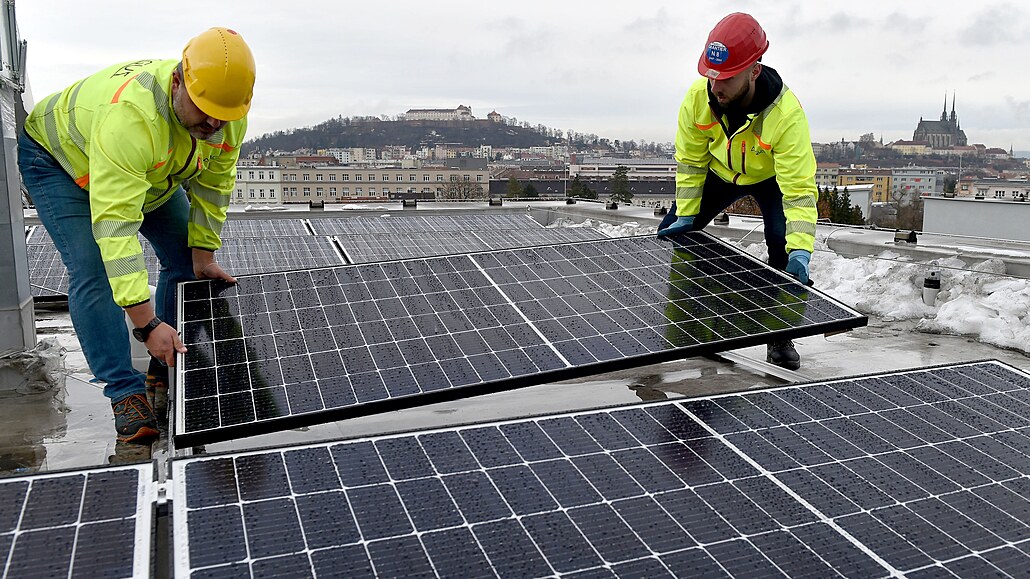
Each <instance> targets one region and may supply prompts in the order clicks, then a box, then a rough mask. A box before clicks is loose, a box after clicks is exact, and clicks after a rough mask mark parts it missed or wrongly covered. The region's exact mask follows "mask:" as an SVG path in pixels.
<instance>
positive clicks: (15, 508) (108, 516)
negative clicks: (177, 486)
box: [0, 462, 158, 577]
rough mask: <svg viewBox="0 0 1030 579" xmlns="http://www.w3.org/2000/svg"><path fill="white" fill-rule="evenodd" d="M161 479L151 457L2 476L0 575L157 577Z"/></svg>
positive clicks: (0, 481) (0, 486)
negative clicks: (154, 570)
mask: <svg viewBox="0 0 1030 579" xmlns="http://www.w3.org/2000/svg"><path fill="white" fill-rule="evenodd" d="M154 478H155V472H154V466H153V463H152V462H148V463H141V464H133V465H120V466H111V467H99V468H91V469H82V470H74V471H71V470H69V471H53V472H47V473H43V474H34V475H28V476H18V477H10V478H3V479H0V496H2V498H3V500H0V576H3V577H21V576H60V575H63V576H67V577H99V576H121V577H128V576H132V577H148V576H151V575H152V563H153V562H152V557H151V555H152V554H153V548H154V543H155V535H154V530H155V505H156V501H157V494H158V492H157V484H156V482H155V481H154ZM130 485H134V487H135V488H132V486H130ZM126 521H128V522H130V523H131V524H132V529H131V530H129V531H128V532H126V529H125V525H126ZM19 547H20V549H19Z"/></svg>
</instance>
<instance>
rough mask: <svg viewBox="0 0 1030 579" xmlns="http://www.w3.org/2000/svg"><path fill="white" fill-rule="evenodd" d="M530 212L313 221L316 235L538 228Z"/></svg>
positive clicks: (338, 218)
mask: <svg viewBox="0 0 1030 579" xmlns="http://www.w3.org/2000/svg"><path fill="white" fill-rule="evenodd" d="M541 227H542V226H541V225H540V224H539V223H537V222H536V221H535V220H534V219H533V218H532V217H530V216H529V215H528V214H525V213H523V214H488V213H484V214H477V215H391V216H386V217H324V218H320V219H312V220H311V229H312V230H313V231H314V232H315V235H381V234H401V235H403V234H408V233H418V232H443V231H477V230H497V229H504V230H510V229H534V228H535V229H539V228H541Z"/></svg>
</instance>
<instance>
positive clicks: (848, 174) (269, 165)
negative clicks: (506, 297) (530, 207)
mask: <svg viewBox="0 0 1030 579" xmlns="http://www.w3.org/2000/svg"><path fill="white" fill-rule="evenodd" d="M955 101H956V98H955V95H952V96H951V100H950V110H949V102H948V98H947V97H945V100H944V107H943V109H942V111H941V113H940V116H939V118H938V119H937V120H927V119H924V118H920V119H919V120H918V122H915V121H913V123H914V125H915V128H914V130H913V137H912V139H911V140H896V141H893V142H884V141H883V138H882V137H879V138H877V137H876V135H874V134H873V133H866V134H863V135H861V136H859V138H858V139H857V140H847V139H841V140H840V141H838V142H833V143H813V144H812V146H813V150H814V152H815V154H816V158H817V160H818V168H817V171H816V184H817V186H818V187H819V189H820V191H821V192H823V193H834V199H833V202H838V203H839V202H843V203H844V204H845V206H846V207H853V208H854V209H853V211H852V215H851V218H850V219H849V221H848V223H852V224H864V225H874V226H881V227H903V228H908V229H922V228H923V226H924V223H923V217H924V203H925V201H926V200H927V199H932V198H942V199H956V198H957V199H970V200H992V201H1007V202H1013V203H1023V202H1025V201H1026V200H1027V197H1028V193H1030V181H1028V176H1030V160H1028V159H1025V158H1017V157H1016V156H1015V155H1014V152H1013V150H1012V148H1011V146H1010V147H1009V148H1008V149H1005V148H1001V147H998V146H992V145H996V144H990V145H988V144H983V143H972V144H970V143H968V140H967V137H966V134H965V131H964V129H963V128H962V126H961V121H960V119H959V116H958V114H957V111H956V104H955ZM315 129H317V130H306V129H298V130H294V131H289V132H279V133H277V134H275V135H262V136H261V137H258V138H257V139H254V140H252V141H251V142H250V143H248V144H247V145H245V150H244V153H245V154H244V156H243V157H242V158H241V161H240V166H239V171H238V175H237V186H236V193H235V195H234V198H233V203H235V204H238V205H249V206H251V207H252V208H255V209H256V208H265V209H267V208H270V207H272V206H276V205H289V204H316V205H321V204H327V203H367V202H384V201H396V200H410V199H416V200H426V201H428V200H433V201H449V200H452V201H458V200H475V199H482V200H486V199H488V198H508V199H534V198H563V197H576V198H587V199H598V200H600V201H618V202H620V203H624V204H632V205H637V206H645V207H656V208H659V207H666V208H668V207H671V206H672V203H673V200H674V198H675V190H676V185H675V180H676V162H675V159H674V147H673V145H672V143H648V142H639V143H638V142H635V141H619V140H609V139H606V138H602V137H598V136H596V135H592V134H580V133H575V132H574V131H561V130H557V129H551V128H548V127H544V126H542V125H538V126H535V127H534V126H532V125H530V124H529V123H527V122H519V121H518V119H515V118H509V117H505V116H503V115H501V114H500V113H498V112H497V111H491V112H490V113H489V114H488V115H487V116H486V119H478V118H477V117H475V116H474V115H473V111H472V109H471V108H470V107H468V106H464V105H459V106H457V107H455V108H453V109H410V110H408V111H406V112H404V113H402V114H398V115H396V116H395V117H393V118H391V117H388V116H386V115H384V116H382V117H360V118H348V119H343V118H340V119H333V120H331V121H328V122H327V123H325V124H323V125H320V126H319V127H315ZM344 133H345V134H344ZM454 135H459V136H460V137H461V138H455V136H454ZM276 137H281V138H279V139H277V138H276ZM391 139H393V140H395V141H397V142H390V140H391ZM527 139H528V141H527ZM348 140H349V141H351V143H357V146H329V145H330V144H331V143H339V142H340V141H348ZM517 141H521V143H520V144H519V145H512V144H511V143H512V142H517ZM291 142H292V143H297V142H305V143H307V144H308V146H304V147H300V148H290V149H289V150H286V149H285V148H283V149H280V148H276V147H277V146H284V143H285V146H286V147H289V143H291ZM527 142H528V143H535V144H526V143H527ZM837 195H843V196H844V199H843V201H842V200H840V199H836V197H837ZM731 211H734V212H739V213H755V214H757V213H758V212H757V208H756V207H750V206H749V204H748V202H746V201H744V202H742V203H738V204H737V205H735V206H734V207H732V208H731ZM962 211H968V209H962ZM821 213H823V212H821ZM821 216H823V215H822V214H821ZM825 217H829V216H828V215H826V216H825Z"/></svg>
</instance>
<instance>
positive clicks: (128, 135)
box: [18, 28, 255, 442]
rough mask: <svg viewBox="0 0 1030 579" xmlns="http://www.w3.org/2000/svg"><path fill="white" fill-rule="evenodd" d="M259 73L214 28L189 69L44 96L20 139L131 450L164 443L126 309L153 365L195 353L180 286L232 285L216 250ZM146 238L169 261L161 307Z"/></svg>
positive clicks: (177, 63) (92, 358)
mask: <svg viewBox="0 0 1030 579" xmlns="http://www.w3.org/2000/svg"><path fill="white" fill-rule="evenodd" d="M254 75H255V66H254V57H253V55H252V54H251V51H250V48H249V47H248V46H247V43H246V42H244V40H243V37H241V36H240V35H239V34H238V33H237V32H235V31H233V30H230V29H228V28H212V29H210V30H207V31H205V32H203V33H201V34H200V35H199V36H197V37H196V38H194V39H192V40H190V41H189V43H188V44H187V45H186V47H185V49H183V52H182V58H181V59H173V60H149V59H145V60H136V61H133V62H125V63H121V64H116V65H114V66H111V67H108V68H106V69H104V70H101V71H100V72H97V73H96V74H93V75H91V76H88V77H86V78H85V79H82V80H80V81H78V82H76V83H74V84H72V85H71V86H69V87H68V88H66V89H65V90H63V91H61V92H58V93H55V94H53V95H50V96H48V97H46V98H44V99H42V101H40V102H39V103H38V104H37V105H36V107H35V108H34V109H33V111H32V112H31V114H30V115H29V116H28V118H27V119H26V122H25V130H24V131H23V132H22V133H21V134H20V135H19V139H18V147H19V154H18V165H19V168H20V169H21V175H22V180H23V182H24V183H25V187H26V188H27V189H28V193H29V195H30V196H31V198H32V201H33V203H34V205H35V206H36V209H37V212H38V214H39V219H40V221H41V222H42V223H43V226H44V227H45V228H46V230H47V231H48V232H49V233H50V237H51V238H53V240H54V244H55V245H56V246H57V249H58V251H59V252H60V254H61V259H62V261H63V262H64V265H65V266H66V267H67V268H68V276H69V287H68V306H69V309H70V311H71V317H72V323H73V325H74V327H75V331H76V333H77V335H78V338H79V343H80V344H81V345H82V351H83V353H84V354H85V356H86V361H87V362H88V363H89V367H90V370H92V372H93V374H94V375H95V376H96V377H97V378H98V379H100V380H102V381H103V382H105V384H106V385H105V387H104V395H105V396H107V397H108V398H110V399H111V405H112V409H113V411H114V415H115V429H116V430H117V433H118V439H119V440H121V441H126V442H145V441H148V440H150V439H152V438H154V437H156V436H157V435H158V430H157V424H156V418H155V416H154V411H153V408H152V406H151V404H150V402H149V401H148V400H147V397H146V395H145V378H144V376H143V375H142V374H141V373H139V372H137V371H136V370H135V369H133V367H132V359H131V354H130V348H129V341H128V339H129V338H128V332H127V328H126V325H125V321H124V320H125V316H124V314H123V310H124V312H126V313H127V314H128V316H129V318H130V319H131V320H132V323H133V325H134V326H135V328H136V329H135V330H134V331H133V332H132V333H133V337H134V338H135V339H137V340H139V341H141V342H143V343H144V344H146V347H147V349H148V350H149V351H150V353H151V355H152V356H153V357H154V360H155V361H159V362H161V363H163V364H167V365H174V364H175V357H176V354H177V353H181V352H185V351H186V349H185V347H184V346H183V344H182V341H181V340H180V339H179V336H178V334H177V333H176V330H175V316H176V300H175V288H176V286H177V284H178V283H179V282H182V281H188V280H191V279H195V278H199V279H221V280H225V281H227V282H230V283H231V282H235V281H236V280H235V278H233V277H232V276H231V275H229V274H228V273H227V272H226V271H225V270H223V269H222V268H221V266H219V265H218V263H217V262H216V261H215V257H214V252H215V250H217V249H219V248H220V247H221V238H220V232H221V228H222V223H223V222H224V221H225V216H226V210H227V208H228V205H229V199H230V195H231V193H232V191H233V189H234V188H235V185H236V162H237V160H238V159H239V154H240V145H241V144H242V143H243V139H244V135H245V133H246V130H247V112H248V111H249V110H250V101H251V96H252V95H253V91H254ZM137 233H141V234H143V236H144V237H146V238H147V239H148V240H149V241H150V243H151V244H152V245H153V247H154V251H155V253H156V254H157V256H158V258H159V259H160V261H161V274H160V276H159V280H158V283H157V293H156V295H155V300H154V302H155V303H151V301H150V290H149V287H148V279H147V270H146V266H145V264H144V261H143V252H142V250H141V247H140V243H139V239H138V238H137V236H136V235H137ZM151 367H152V368H155V367H157V365H156V364H154V363H152V364H151Z"/></svg>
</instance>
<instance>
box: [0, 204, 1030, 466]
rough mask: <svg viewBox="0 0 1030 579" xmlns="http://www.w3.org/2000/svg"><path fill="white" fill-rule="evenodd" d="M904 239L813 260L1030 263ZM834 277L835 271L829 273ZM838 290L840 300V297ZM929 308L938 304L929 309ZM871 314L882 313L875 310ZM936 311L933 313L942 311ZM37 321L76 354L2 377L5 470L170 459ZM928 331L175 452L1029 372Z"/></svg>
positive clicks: (744, 230)
mask: <svg viewBox="0 0 1030 579" xmlns="http://www.w3.org/2000/svg"><path fill="white" fill-rule="evenodd" d="M485 209H486V204H474V205H473V204H430V203H425V204H423V203H420V204H419V207H418V209H417V210H412V209H410V208H408V209H404V210H400V209H399V208H397V206H393V207H391V208H387V207H385V206H376V207H375V208H373V209H371V210H364V211H341V210H339V209H336V210H333V209H327V210H325V211H324V212H311V213H307V212H304V211H299V210H296V209H291V210H288V211H284V212H281V213H282V214H285V215H287V216H289V217H305V218H308V217H310V218H316V217H317V216H319V215H332V216H344V215H365V216H372V215H382V214H384V213H387V212H389V213H390V214H401V213H402V212H403V213H404V214H409V213H416V212H417V213H418V214H419V215H429V214H433V213H444V212H445V213H451V212H454V211H475V210H485ZM491 209H493V208H491ZM494 210H495V209H494ZM504 210H506V211H526V210H529V211H530V213H531V214H532V215H533V216H534V217H535V218H536V219H537V220H538V221H540V222H542V223H544V224H548V223H553V222H555V221H557V220H562V219H564V220H568V221H570V222H572V221H583V220H584V219H590V220H591V221H592V222H593V223H594V224H598V223H600V222H603V223H607V224H609V225H605V226H603V227H602V228H604V227H607V228H609V229H612V228H618V229H619V231H616V233H618V232H620V231H621V232H623V233H626V232H640V233H643V232H646V231H648V228H652V230H653V228H654V227H655V226H656V225H657V222H658V219H659V218H657V217H655V216H654V215H653V212H652V210H651V209H645V208H632V207H630V208H625V207H623V208H620V209H618V210H617V211H608V210H605V209H604V206H603V204H587V203H579V204H577V205H574V206H566V205H564V204H559V203H544V202H537V203H530V204H525V203H523V204H516V203H506V205H505V207H504ZM273 213H275V214H280V212H266V211H262V212H247V213H240V214H238V215H237V214H234V215H233V216H232V217H233V218H250V217H251V216H254V217H258V218H269V217H270V216H271V215H272V214H273ZM26 221H27V223H29V224H31V223H32V216H28V217H27V219H26ZM760 226H761V221H760V220H758V219H753V218H738V217H733V218H732V219H731V221H730V224H729V225H728V226H711V227H709V229H708V231H710V232H711V233H714V234H715V235H717V236H720V237H724V238H726V239H730V240H740V239H745V245H746V244H747V243H746V242H747V240H754V241H755V242H756V243H758V244H759V245H760V241H761V232H760ZM893 238H894V235H893V232H882V231H871V230H862V229H831V228H824V227H822V226H820V239H821V240H823V241H822V245H824V246H825V247H826V248H825V249H821V250H820V251H818V252H817V255H816V256H815V257H814V258H813V268H814V269H813V276H817V274H818V271H819V270H818V269H815V264H817V263H818V260H820V259H824V260H827V263H829V261H830V260H829V258H830V256H831V255H832V256H834V257H837V256H840V255H847V256H856V255H872V256H876V255H879V254H881V253H882V252H883V251H884V250H890V251H892V252H893V253H892V254H891V255H894V254H897V255H899V256H900V261H905V260H909V261H925V260H929V259H947V258H951V259H959V260H961V261H959V262H957V263H959V264H963V263H964V264H966V265H968V266H969V267H973V266H974V264H975V263H977V262H982V261H984V260H986V259H990V258H994V259H996V260H1004V262H1005V263H1006V264H1007V265H1008V266H1009V267H1008V270H1007V271H1009V272H1010V273H1012V274H1017V275H1018V273H1017V272H1021V271H1024V270H1021V269H1020V268H1022V267H1025V266H1026V264H1027V263H1030V245H1028V244H1020V243H1005V244H999V243H998V242H996V241H990V240H986V241H984V240H973V239H955V238H945V237H940V238H935V237H934V236H930V235H924V236H922V237H921V238H920V240H919V242H918V244H917V245H916V246H915V247H913V246H910V245H907V244H901V245H896V244H894V242H893ZM749 251H750V250H749ZM959 267H960V268H961V267H962V266H959ZM835 271H836V270H830V269H825V270H824V275H830V274H831V272H835ZM1024 275H1025V274H1024ZM817 282H818V279H817ZM826 284H827V285H828V286H833V287H836V288H838V289H839V288H840V287H841V286H840V285H837V286H834V284H832V283H829V280H827V282H826ZM828 291H829V293H830V294H831V295H834V292H833V291H832V289H831V290H828ZM916 295H917V292H916V291H915V290H913V291H912V292H911V296H908V297H912V299H917V298H915V297H914V296H916ZM905 299H907V297H906V298H905ZM845 301H847V300H845ZM849 305H854V304H853V303H852V304H849ZM918 307H923V308H928V307H927V306H922V304H919V306H918ZM860 309H861V308H860ZM864 311H865V310H864ZM868 311H873V312H875V311H877V310H876V307H873V306H870V307H869V309H868ZM917 311H919V312H922V311H923V310H918V309H917ZM926 311H928V312H930V315H932V311H933V310H932V309H929V310H926ZM924 313H925V312H924ZM35 317H36V329H37V336H38V337H39V338H40V339H41V340H42V339H48V340H52V341H53V342H56V343H57V344H59V345H60V346H61V347H63V348H64V349H65V350H66V354H65V356H64V358H63V363H62V364H61V366H60V369H59V370H57V371H55V372H53V373H52V374H53V375H55V376H56V377H57V385H56V386H54V387H52V388H49V389H45V390H44V389H43V388H40V387H38V385H36V384H32V383H26V382H25V380H24V378H22V377H20V376H15V375H13V374H11V373H10V371H8V372H9V373H8V374H7V375H0V378H6V380H3V382H2V383H0V398H2V399H3V402H4V403H3V404H0V421H3V424H5V428H4V429H3V431H2V435H0V474H2V475H13V474H25V473H32V472H41V471H52V470H59V469H68V468H81V467H89V466H97V465H105V464H119V463H126V462H135V461H139V460H147V459H148V458H151V457H155V458H161V457H162V456H168V454H169V449H168V446H167V444H166V443H165V441H164V439H162V440H161V441H159V442H158V443H155V445H154V447H153V448H150V447H140V446H137V445H127V444H118V443H116V441H115V438H114V427H113V418H112V415H111V410H110V404H109V402H108V400H107V399H106V398H104V396H103V394H102V387H101V385H99V384H96V383H93V382H91V381H90V380H91V379H92V375H91V374H90V373H89V369H88V367H87V366H86V363H85V360H84V358H83V356H82V353H81V348H80V347H79V344H78V341H77V339H76V337H75V333H74V330H73V328H72V327H71V322H70V318H69V316H68V313H67V310H66V309H63V308H61V307H59V306H58V307H43V306H41V305H37V307H36V316H35ZM919 323H920V321H919V320H918V319H912V318H911V317H904V316H897V315H887V316H883V315H877V314H875V313H872V314H870V316H869V325H868V326H867V327H863V328H859V329H856V330H853V331H849V332H846V333H840V334H836V335H831V336H821V335H820V336H811V337H806V338H802V339H799V340H796V341H795V342H796V344H797V348H798V351H799V352H800V354H801V356H802V367H801V369H800V370H799V371H797V372H789V371H784V370H782V369H779V368H776V367H771V366H769V365H768V364H766V363H765V362H764V359H765V351H764V346H757V347H751V348H744V349H741V350H737V351H733V352H729V353H726V354H724V355H722V356H712V357H697V358H686V359H681V360H676V361H671V362H665V363H662V364H654V365H648V366H640V367H637V368H632V369H628V370H623V371H618V372H610V373H605V374H597V375H593V376H590V377H587V378H582V379H576V380H569V381H564V382H557V383H552V384H543V385H539V386H533V387H528V388H522V389H518V390H513V391H509V392H503V393H497V394H490V395H483V396H477V397H471V398H466V399H463V400H459V401H454V402H447V403H440V404H434V405H428V406H423V407H418V408H412V409H407V410H401V411H395V412H389V413H384V414H378V415H374V416H368V417H362V418H356V419H350V420H346V421H341V422H334V423H329V424H323V425H319V426H314V427H310V428H303V429H297V430H288V431H284V432H279V433H275V434H269V435H262V436H255V437H249V438H245V439H237V440H233V441H229V442H224V443H217V444H212V445H209V446H207V447H206V448H203V449H201V448H193V449H174V452H175V453H176V454H188V453H194V452H200V451H203V452H218V451H223V450H242V449H249V448H260V447H267V446H279V445H284V444H292V443H303V442H312V441H321V440H328V439H336V438H346V437H353V436H363V435H371V434H383V433H391V432H398V431H403V430H411V429H421V428H431V427H440V426H451V425H459V424H468V423H473V422H480V421H484V420H495V419H504V418H516V417H522V416H531V415H540V414H548V413H554V412H565V411H572V410H582V409H589V408H597V407H602V406H611V405H619V404H630V403H634V402H639V401H641V400H648V401H650V400H660V399H664V398H677V397H689V396H699V395H705V394H711V393H721V392H734V391H743V390H749V389H757V388H764V387H770V386H776V385H782V384H786V383H789V382H805V381H821V380H830V379H837V378H844V377H849V376H856V375H865V374H869V373H880V372H890V371H895V370H902V369H909V368H915V367H923V366H931V365H938V364H945V363H955V362H963V361H972V360H983V359H997V360H1000V361H1003V362H1006V363H1008V364H1011V365H1012V366H1015V367H1016V368H1019V369H1022V370H1025V371H1030V357H1028V356H1027V355H1026V354H1024V353H1023V352H1021V351H1019V350H1018V349H1007V348H999V347H997V346H992V345H989V344H987V343H984V342H982V341H977V340H976V339H973V338H972V337H967V336H959V335H947V334H933V333H925V332H921V331H917V326H918V325H919ZM1024 350H1025V348H1024Z"/></svg>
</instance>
